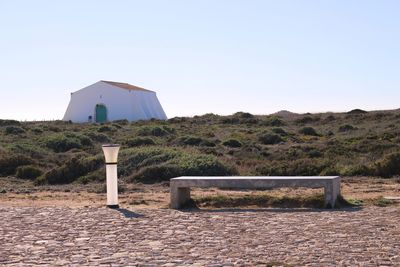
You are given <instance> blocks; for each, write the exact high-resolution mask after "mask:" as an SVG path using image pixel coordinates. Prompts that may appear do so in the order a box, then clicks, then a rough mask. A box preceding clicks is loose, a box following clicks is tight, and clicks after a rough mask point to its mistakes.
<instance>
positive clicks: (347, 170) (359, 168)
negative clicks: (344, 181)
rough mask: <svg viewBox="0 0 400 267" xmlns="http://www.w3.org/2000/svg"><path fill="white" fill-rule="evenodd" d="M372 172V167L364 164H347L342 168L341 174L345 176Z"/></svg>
mask: <svg viewBox="0 0 400 267" xmlns="http://www.w3.org/2000/svg"><path fill="white" fill-rule="evenodd" d="M371 174H372V171H371V169H370V168H369V167H368V166H366V165H363V164H355V165H349V166H345V167H342V169H341V170H340V175H343V176H368V175H371Z"/></svg>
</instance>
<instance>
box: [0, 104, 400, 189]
mask: <svg viewBox="0 0 400 267" xmlns="http://www.w3.org/2000/svg"><path fill="white" fill-rule="evenodd" d="M399 133H400V110H394V111H376V112H368V113H365V112H363V111H361V110H354V111H352V112H349V113H324V114H302V115H299V114H292V113H288V112H281V113H278V114H276V115H270V116H254V115H252V114H249V113H243V112H238V113H236V114H234V115H232V116H218V115H214V114H206V115H203V116H196V117H193V118H172V119H170V120H168V121H166V122H160V121H150V122H137V123H128V122H127V121H116V122H112V123H106V124H101V125H97V124H72V123H67V122H62V121H54V122H18V121H12V120H0V177H18V178H21V179H30V180H34V181H35V183H36V184H62V183H71V182H77V183H89V182H91V181H102V180H103V179H104V177H105V174H104V165H103V162H104V159H103V155H102V151H101V144H103V143H119V144H121V145H122V148H121V152H120V164H119V175H120V177H121V178H122V179H124V180H125V181H127V182H143V183H153V182H158V181H163V180H168V179H169V178H171V177H175V176H180V175H343V176H380V177H391V176H395V175H400V152H398V151H400V149H399V147H400V146H399V144H400V135H399Z"/></svg>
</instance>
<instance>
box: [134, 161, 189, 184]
mask: <svg viewBox="0 0 400 267" xmlns="http://www.w3.org/2000/svg"><path fill="white" fill-rule="evenodd" d="M181 173H182V170H181V169H180V168H179V167H178V166H176V165H172V164H163V165H156V166H148V167H144V168H142V169H140V171H139V172H138V173H136V174H135V175H134V176H133V177H132V180H134V181H137V182H142V183H157V182H161V181H168V180H169V179H171V178H174V177H178V176H181Z"/></svg>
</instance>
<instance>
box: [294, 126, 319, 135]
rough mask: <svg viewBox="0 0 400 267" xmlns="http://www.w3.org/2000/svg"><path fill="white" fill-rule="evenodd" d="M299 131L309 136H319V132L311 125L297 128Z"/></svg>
mask: <svg viewBox="0 0 400 267" xmlns="http://www.w3.org/2000/svg"><path fill="white" fill-rule="evenodd" d="M299 133H301V134H304V135H310V136H319V134H318V133H317V131H316V130H315V129H314V128H313V127H303V128H301V129H300V130H299Z"/></svg>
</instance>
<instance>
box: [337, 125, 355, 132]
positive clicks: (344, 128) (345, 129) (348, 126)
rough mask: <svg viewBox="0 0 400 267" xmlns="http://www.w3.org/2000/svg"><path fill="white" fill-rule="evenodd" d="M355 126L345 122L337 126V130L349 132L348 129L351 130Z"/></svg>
mask: <svg viewBox="0 0 400 267" xmlns="http://www.w3.org/2000/svg"><path fill="white" fill-rule="evenodd" d="M355 129H356V128H355V127H354V126H352V125H350V124H345V125H342V126H340V127H339V132H349V131H353V130H355Z"/></svg>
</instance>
